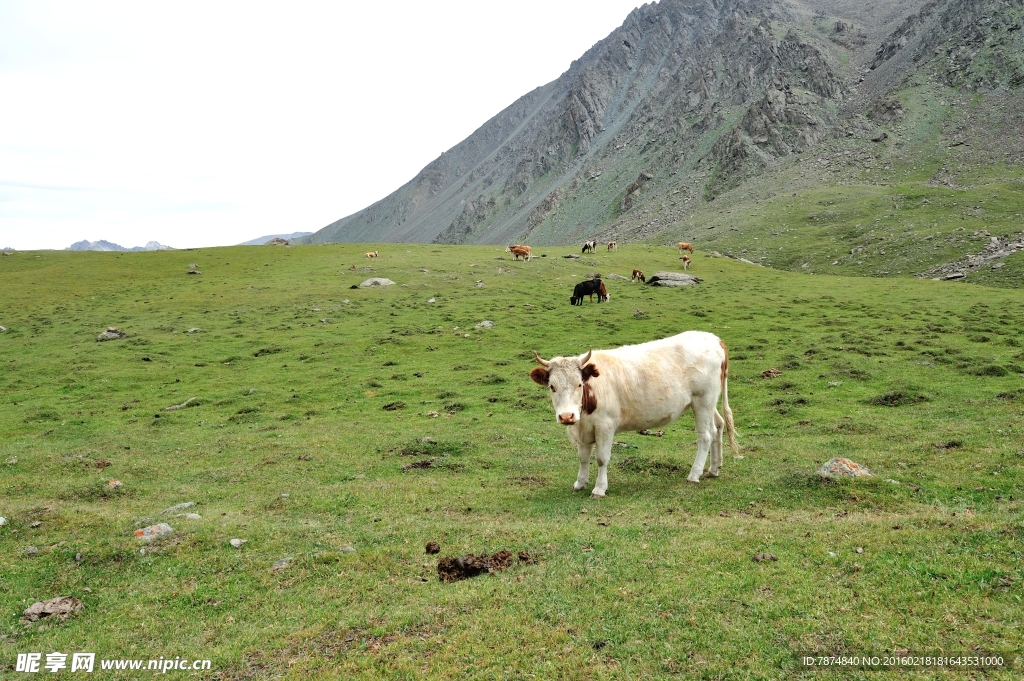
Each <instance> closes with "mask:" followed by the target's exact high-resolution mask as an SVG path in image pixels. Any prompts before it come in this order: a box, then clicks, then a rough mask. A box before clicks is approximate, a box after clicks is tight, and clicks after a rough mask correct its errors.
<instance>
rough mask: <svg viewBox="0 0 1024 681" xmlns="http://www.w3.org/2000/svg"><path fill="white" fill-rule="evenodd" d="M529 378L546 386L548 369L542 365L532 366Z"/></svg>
mask: <svg viewBox="0 0 1024 681" xmlns="http://www.w3.org/2000/svg"><path fill="white" fill-rule="evenodd" d="M530 378H532V379H533V382H534V383H536V384H537V385H543V386H546V385H547V384H548V370H547V369H545V368H544V367H534V368H533V371H531V372H530Z"/></svg>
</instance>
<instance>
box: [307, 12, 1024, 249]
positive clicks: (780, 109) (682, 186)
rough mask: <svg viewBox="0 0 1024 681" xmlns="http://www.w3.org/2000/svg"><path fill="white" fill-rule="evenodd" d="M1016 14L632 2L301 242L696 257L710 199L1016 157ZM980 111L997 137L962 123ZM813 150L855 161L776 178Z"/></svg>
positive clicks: (1019, 71) (711, 238)
mask: <svg viewBox="0 0 1024 681" xmlns="http://www.w3.org/2000/svg"><path fill="white" fill-rule="evenodd" d="M1022 18H1024V0H856V1H855V0H661V2H659V3H657V4H654V3H652V4H648V5H644V6H643V7H640V8H638V9H636V10H634V11H633V12H632V13H631V14H630V15H629V16H628V17H627V18H626V21H625V22H624V23H623V24H622V25H621V26H620V27H619V28H617V29H616V30H614V31H613V32H612V33H611V34H610V35H609V36H608V37H607V38H605V39H604V40H602V41H601V42H599V43H597V44H596V45H594V47H593V48H591V49H590V50H589V51H588V52H587V53H586V54H584V55H582V56H581V57H580V58H579V59H578V60H576V61H574V62H573V63H572V65H571V66H570V67H569V69H568V70H567V71H566V72H565V73H564V74H562V76H560V77H559V78H558V79H557V80H555V81H553V82H551V83H549V84H547V85H545V86H543V87H541V88H537V89H536V90H534V91H533V92H530V93H528V94H527V95H525V96H523V97H521V98H520V99H519V100H518V101H516V102H515V103H514V104H512V105H511V106H510V107H508V108H507V109H505V110H504V111H502V112H500V113H499V114H498V115H496V116H495V117H494V118H492V119H491V120H489V121H487V122H486V123H485V124H484V125H483V126H481V127H480V128H479V129H478V130H477V131H476V132H474V133H473V134H472V135H470V136H469V137H468V138H466V139H465V140H464V141H463V142H461V143H459V144H458V145H456V146H455V147H453V148H452V149H450V150H448V151H447V152H445V153H444V154H442V155H441V156H440V157H439V158H437V159H436V160H435V161H433V162H432V163H430V164H429V165H428V166H427V167H426V168H424V169H423V170H422V171H421V172H420V173H419V174H418V175H417V176H416V177H415V178H413V179H412V180H410V181H409V182H408V183H407V184H405V185H404V186H402V187H400V188H399V189H397V190H396V191H395V192H394V193H392V194H391V195H389V196H387V197H385V198H384V199H382V200H380V201H378V202H376V203H374V204H373V205H371V206H369V207H367V208H365V209H363V210H362V211H360V212H358V213H355V214H353V215H350V216H348V217H345V218H342V219H341V220H338V221H337V222H335V223H332V224H331V225H328V226H327V227H325V228H323V229H321V230H320V231H318V232H316V233H315V234H313V235H311V236H309V237H304V238H303V239H301V240H300V242H303V243H325V242H337V241H346V242H389V241H390V242H401V241H406V242H434V243H448V244H458V243H496V244H505V243H513V242H523V243H531V244H558V243H576V242H578V241H581V240H582V239H583V238H584V237H590V236H598V237H600V238H604V237H607V238H616V239H618V240H619V241H629V240H639V239H657V238H665V237H667V236H673V238H674V235H678V236H681V237H691V238H694V239H705V240H706V241H707V242H708V243H709V244H713V243H715V240H716V239H717V238H718V237H717V235H710V234H709V235H704V234H698V233H696V231H695V229H694V225H695V224H696V221H697V220H699V219H703V216H705V215H706V214H709V213H714V212H715V211H716V209H717V208H721V206H722V205H724V204H729V205H737V203H736V202H737V201H740V200H741V199H742V197H747V198H748V199H749V198H750V197H752V196H753V195H754V194H756V193H757V192H760V194H758V196H760V198H758V199H756V200H761V199H763V198H765V197H768V195H769V194H771V195H774V193H773V191H772V188H773V187H779V186H783V185H786V186H789V185H788V183H790V184H791V183H792V182H794V181H795V179H794V178H799V182H796V184H797V185H799V186H800V187H802V188H807V187H810V186H816V187H817V186H820V187H825V186H833V187H834V186H835V183H836V182H844V183H845V182H853V181H861V182H864V181H867V182H874V183H876V184H880V183H881V182H882V179H883V178H881V177H876V176H875V175H870V176H869V177H867V178H865V177H864V174H865V173H861V172H860V171H861V170H864V171H865V172H867V170H866V169H865V168H864V167H863V164H864V163H868V164H869V165H871V166H872V167H875V168H876V169H882V170H883V171H884V169H885V168H886V167H888V168H889V170H890V171H891V172H889V175H890V176H892V175H894V174H896V173H898V172H901V171H900V170H899V169H898V168H897V169H896V170H893V167H894V165H896V166H898V165H899V163H894V161H893V160H892V159H893V158H897V157H898V158H900V159H902V158H905V155H906V154H907V153H910V152H909V149H910V148H911V147H913V146H914V145H920V144H925V142H926V141H927V140H931V143H932V145H933V146H934V147H935V150H933V151H935V154H933V155H932V156H929V158H930V159H932V160H934V161H935V163H936V172H938V168H939V166H943V167H944V168H945V171H946V176H947V177H948V176H949V175H950V174H952V173H951V171H950V170H949V167H947V166H952V165H954V163H953V162H952V161H950V160H949V159H948V158H946V157H945V156H942V154H939V151H940V150H941V151H942V152H943V154H945V153H946V150H944V149H942V148H944V147H948V151H949V152H950V153H949V154H947V155H948V156H950V157H951V158H956V159H959V158H961V154H965V156H964V157H963V158H968V157H969V158H972V159H974V160H973V161H966V162H967V163H971V162H974V163H979V162H983V161H988V162H991V161H993V159H995V160H998V161H999V162H1004V161H1010V162H1018V163H1019V159H1020V158H1021V156H1020V155H1019V154H1017V155H1016V157H1015V158H1014V157H1013V156H1012V155H1011V154H1012V153H1013V152H1014V151H1016V150H1020V149H1021V144H1022V139H1024V127H1020V126H1017V127H1015V122H1016V121H1017V120H1018V119H1016V118H1014V116H1015V115H1016V116H1019V114H1017V113H1015V112H1019V111H1021V110H1024V107H1021V106H1019V104H1020V103H1021V97H1020V88H1021V86H1022V85H1024V38H1022V36H1024V30H1021V27H1022ZM979 102H992V103H993V107H992V108H991V110H990V111H989V119H990V120H989V124H991V125H997V126H999V127H1000V128H1001V129H1002V130H1003V133H1002V134H1001V135H1000V140H999V141H998V142H995V141H994V140H993V139H992V136H991V134H990V133H991V131H992V128H991V125H988V126H986V125H983V124H981V123H980V122H979V121H980V120H981V119H980V118H979V115H980V114H978V112H977V111H975V112H974V113H973V114H972V113H971V112H970V111H967V109H970V108H971V107H972V106H974V107H977V106H978V103H979ZM919 109H924V111H923V112H922V111H920V110H919ZM908 121H909V122H912V123H913V125H915V126H917V127H916V128H915V129H913V130H909V129H907V127H906V126H907V125H908ZM922 126H923V127H922ZM914 148H917V147H914ZM929 149H932V148H931V147H929ZM914 153H917V152H914ZM928 153H929V154H931V153H932V152H931V151H928ZM816 154H824V155H827V156H829V157H830V158H831V157H832V156H834V155H835V154H840V155H841V156H842V157H843V158H845V159H847V160H849V159H859V161H858V163H859V164H860V165H858V166H857V167H856V168H853V169H850V172H848V173H846V175H843V174H842V173H838V174H837V173H835V172H821V173H818V174H817V175H816V176H815V175H814V174H813V173H808V172H807V169H806V167H804V168H803V170H799V171H798V170H794V168H800V167H801V166H800V165H799V164H800V163H802V162H805V161H806V160H807V159H808V158H810V157H811V156H812V155H816ZM936 154H937V155H936ZM940 156H942V158H940ZM869 158H870V161H868V160H867V159H869ZM887 159H888V160H887ZM957 163H961V164H962V162H961V161H957ZM834 170H835V166H833V171H834ZM854 170H856V171H857V172H853V171H854ZM883 174H884V172H883ZM887 179H890V180H891V179H892V177H889V178H887ZM950 181H952V180H950ZM830 183H831V184H830ZM794 186H795V185H794ZM718 234H721V232H719V233H718ZM726 241H728V240H726ZM730 243H731V242H730Z"/></svg>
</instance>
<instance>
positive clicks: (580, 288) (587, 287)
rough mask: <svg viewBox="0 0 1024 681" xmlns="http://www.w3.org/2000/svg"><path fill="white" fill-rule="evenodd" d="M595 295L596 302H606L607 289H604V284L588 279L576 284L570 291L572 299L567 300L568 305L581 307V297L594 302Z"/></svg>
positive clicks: (607, 296)
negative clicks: (595, 295)
mask: <svg viewBox="0 0 1024 681" xmlns="http://www.w3.org/2000/svg"><path fill="white" fill-rule="evenodd" d="M595 293H596V294H597V302H599V303H600V302H601V301H602V300H608V298H609V297H610V296H609V295H608V289H607V288H605V285H604V282H603V281H601V280H600V279H588V280H586V281H581V282H580V283H578V284H576V287H575V288H574V289H573V290H572V297H571V298H569V303H570V304H572V305H582V304H583V296H590V302H594V294H595Z"/></svg>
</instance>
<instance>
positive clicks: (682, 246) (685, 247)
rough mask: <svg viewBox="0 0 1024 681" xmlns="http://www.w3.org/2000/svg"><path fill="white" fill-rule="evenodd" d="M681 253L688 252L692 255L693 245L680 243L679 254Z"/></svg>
mask: <svg viewBox="0 0 1024 681" xmlns="http://www.w3.org/2000/svg"><path fill="white" fill-rule="evenodd" d="M683 251H689V252H690V253H693V244H691V243H689V242H687V241H680V242H679V252H680V253H682V252H683Z"/></svg>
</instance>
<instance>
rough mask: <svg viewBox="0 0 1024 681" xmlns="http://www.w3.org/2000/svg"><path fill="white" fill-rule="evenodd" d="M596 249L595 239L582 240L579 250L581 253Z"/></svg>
mask: <svg viewBox="0 0 1024 681" xmlns="http://www.w3.org/2000/svg"><path fill="white" fill-rule="evenodd" d="M596 250H597V242H596V241H584V242H583V250H582V251H581V253H593V252H594V251H596Z"/></svg>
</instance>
